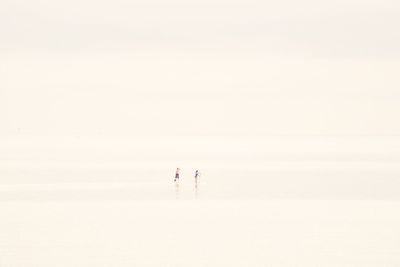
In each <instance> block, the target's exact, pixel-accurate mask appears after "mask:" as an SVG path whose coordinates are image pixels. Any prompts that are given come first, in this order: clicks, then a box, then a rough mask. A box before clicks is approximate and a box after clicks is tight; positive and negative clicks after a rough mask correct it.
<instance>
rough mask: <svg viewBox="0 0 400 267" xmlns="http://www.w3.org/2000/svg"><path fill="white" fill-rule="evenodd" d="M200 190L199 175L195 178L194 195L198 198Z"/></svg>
mask: <svg viewBox="0 0 400 267" xmlns="http://www.w3.org/2000/svg"><path fill="white" fill-rule="evenodd" d="M198 191H199V186H198V181H197V177H196V178H194V197H195V198H197V197H198Z"/></svg>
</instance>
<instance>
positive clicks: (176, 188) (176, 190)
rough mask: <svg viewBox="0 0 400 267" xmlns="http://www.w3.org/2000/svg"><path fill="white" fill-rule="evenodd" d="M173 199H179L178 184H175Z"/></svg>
mask: <svg viewBox="0 0 400 267" xmlns="http://www.w3.org/2000/svg"><path fill="white" fill-rule="evenodd" d="M175 197H176V198H179V182H178V181H176V182H175Z"/></svg>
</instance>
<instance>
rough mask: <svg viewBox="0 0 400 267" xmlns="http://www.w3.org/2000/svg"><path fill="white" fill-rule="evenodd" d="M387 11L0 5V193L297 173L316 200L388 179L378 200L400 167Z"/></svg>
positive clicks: (195, 4) (394, 5)
mask: <svg viewBox="0 0 400 267" xmlns="http://www.w3.org/2000/svg"><path fill="white" fill-rule="evenodd" d="M399 11H400V4H399V3H398V2H397V1H390V0H384V1H379V2H378V1H356V0H351V1H335V2H326V1H322V2H321V1H310V0H307V1H301V2H299V1H290V0H286V1H280V2H279V3H276V2H268V1H222V0H217V1H168V2H164V1H121V0H117V1H113V2H109V1H89V0H84V1H68V2H66V1H65V2H54V1H46V0H44V1H34V2H32V1H7V0H6V1H2V2H1V8H0V59H1V60H0V77H1V78H0V120H1V123H0V148H1V149H0V159H1V161H0V170H1V173H2V176H3V177H4V178H3V179H2V183H4V184H9V183H36V182H57V181H62V182H77V181H121V180H122V181H133V180H140V179H144V178H143V177H146V178H145V179H150V176H151V177H153V178H154V179H161V177H164V178H165V179H169V176H171V177H172V176H173V172H174V170H175V168H176V167H178V166H179V167H181V168H182V170H183V174H184V175H185V176H189V177H190V176H191V175H192V171H193V170H194V169H201V170H202V171H203V173H205V174H207V175H208V176H209V178H210V179H211V177H213V179H214V180H218V177H221V175H227V176H229V177H233V176H235V175H236V176H238V177H239V176H243V175H244V176H248V175H246V174H243V173H242V172H241V171H243V172H244V173H246V172H249V171H253V172H254V171H261V172H263V171H264V172H265V171H269V172H271V171H278V172H280V173H284V172H289V174H288V175H289V176H291V177H292V176H293V173H290V172H291V171H294V172H295V174H294V176H295V177H300V176H301V175H300V174H299V172H298V171H302V172H303V174H304V173H305V174H304V175H303V176H304V177H303V178H302V179H299V180H301V181H305V180H304V179H306V178H305V177H309V176H310V175H314V176H315V175H316V177H317V178H315V179H317V180H312V181H313V182H312V183H311V185H310V188H314V187H313V185H315V183H317V188H320V189H321V187H320V186H321V184H319V183H320V181H325V183H327V184H328V181H338V180H340V179H342V180H343V181H346V182H343V183H341V182H339V185H338V186H337V188H349V187H348V184H346V183H348V182H347V181H348V180H346V179H345V178H343V177H347V176H350V177H353V179H356V178H355V177H356V176H357V177H365V176H366V175H369V176H372V177H373V179H375V180H374V181H379V179H383V178H379V177H385V178H384V181H383V182H382V184H383V185H384V186H383V187H386V189H385V190H383V191H382V192H383V193H382V194H381V196H385V192H386V193H387V192H389V191H390V189H389V188H392V187H393V186H394V187H396V185H397V183H398V181H397V179H396V178H395V177H397V175H398V173H399V165H400V164H399V161H400V137H399V134H400V124H399V123H398V117H399V115H400V108H399V103H400V101H399V100H400V93H399V86H400V79H399V76H398V70H399V69H400V58H399V56H400V33H399V31H398V26H399V25H400V19H399V16H398V13H399ZM349 170H352V172H349ZM305 171H307V172H305ZM310 172H312V174H310ZM331 172H333V173H338V172H339V174H337V175H336V176H335V177H334V178H332V177H331V178H329V175H331V174H329V175H328V173H331ZM346 172H347V176H346V175H344V176H343V173H346ZM355 172H357V173H358V174H357V175H356V174H355ZM260 176H263V175H260ZM156 177H157V178H156ZM205 177H206V176H205ZM238 177H237V178H238ZM253 177H255V175H254V176H253ZM268 177H274V176H271V175H270V176H268ZM338 177H342V178H340V179H339V178H338ZM377 177H378V178H377ZM238 179H239V178H238ZM271 179H272V180H273V178H271ZM292 179H295V178H292ZM296 179H297V178H296ZM313 179H314V178H313ZM318 179H322V180H318ZM360 179H361V178H360ZM371 179H372V178H371ZM377 179H378V180H377ZM385 179H386V180H385ZM211 180H212V179H211ZM278 180H280V179H275V183H276V182H277V181H278ZM342 180H340V181H342ZM351 181H352V180H351ZM371 181H372V180H371ZM381 181H382V180H381ZM292 183H293V181H292ZM283 184H287V183H286V182H285V183H283ZM327 184H323V185H324V186H326V185H327ZM359 184H363V182H362V180H360V182H359ZM318 186H319V187H318ZM367 186H369V187H368V188H370V187H374V186H371V184H368V185H367ZM355 187H356V188H357V186H355ZM272 188H274V187H273V186H272ZM350 188H354V187H350ZM375 188H377V187H375ZM279 190H281V189H277V191H279ZM341 190H342V189H341ZM354 190H355V189H354ZM361 191H362V190H361ZM364 191H365V190H364ZM364 191H362V192H364ZM367 191H368V190H367ZM349 192H351V190H350V191H349ZM389 195H390V194H389ZM391 196H394V197H396V194H391Z"/></svg>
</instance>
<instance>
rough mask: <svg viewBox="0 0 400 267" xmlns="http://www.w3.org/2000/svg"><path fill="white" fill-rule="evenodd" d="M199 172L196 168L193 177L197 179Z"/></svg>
mask: <svg viewBox="0 0 400 267" xmlns="http://www.w3.org/2000/svg"><path fill="white" fill-rule="evenodd" d="M199 176H200V174H199V170H196V172H195V173H194V178H195V179H197V178H199Z"/></svg>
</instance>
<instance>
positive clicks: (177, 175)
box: [174, 168, 200, 182]
mask: <svg viewBox="0 0 400 267" xmlns="http://www.w3.org/2000/svg"><path fill="white" fill-rule="evenodd" d="M180 170H181V169H179V168H176V172H175V179H174V182H176V181H179V171H180ZM199 176H200V173H199V170H196V171H195V173H194V178H195V179H197V178H199Z"/></svg>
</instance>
